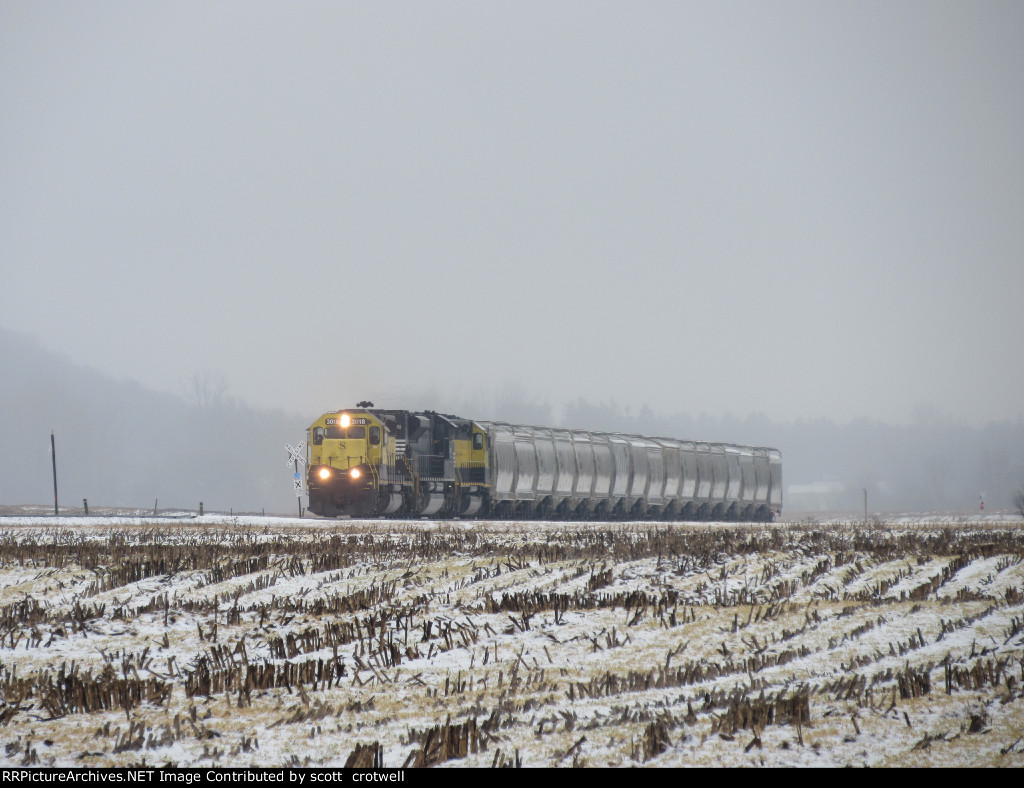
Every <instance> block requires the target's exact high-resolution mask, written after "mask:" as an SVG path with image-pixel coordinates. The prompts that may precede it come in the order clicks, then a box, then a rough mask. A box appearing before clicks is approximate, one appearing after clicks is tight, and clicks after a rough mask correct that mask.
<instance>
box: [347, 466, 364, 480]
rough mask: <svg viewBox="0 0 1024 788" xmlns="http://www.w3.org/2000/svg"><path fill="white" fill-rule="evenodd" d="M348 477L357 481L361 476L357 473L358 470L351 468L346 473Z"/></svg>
mask: <svg viewBox="0 0 1024 788" xmlns="http://www.w3.org/2000/svg"><path fill="white" fill-rule="evenodd" d="M348 475H349V476H351V477H352V478H353V479H358V478H359V477H360V476H362V475H363V474H362V473H361V472H360V471H359V469H358V468H353V469H352V470H350V471H349V472H348Z"/></svg>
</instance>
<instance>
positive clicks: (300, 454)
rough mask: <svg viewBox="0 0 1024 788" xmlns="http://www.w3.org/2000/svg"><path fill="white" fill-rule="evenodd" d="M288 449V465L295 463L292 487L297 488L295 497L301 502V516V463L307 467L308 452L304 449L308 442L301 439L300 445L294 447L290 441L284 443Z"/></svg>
mask: <svg viewBox="0 0 1024 788" xmlns="http://www.w3.org/2000/svg"><path fill="white" fill-rule="evenodd" d="M284 447H285V449H286V450H287V451H288V463H287V464H288V465H294V468H295V477H294V478H293V479H292V488H293V489H294V490H295V498H296V499H297V500H298V502H299V517H302V473H301V471H299V463H302V467H303V468H305V467H306V453H305V451H303V450H304V449H305V448H306V442H305V441H300V442H299V445H298V446H296V447H295V448H294V449H293V448H292V445H291V444H290V443H286V444H285V445H284Z"/></svg>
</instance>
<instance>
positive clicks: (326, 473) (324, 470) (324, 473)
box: [317, 468, 331, 480]
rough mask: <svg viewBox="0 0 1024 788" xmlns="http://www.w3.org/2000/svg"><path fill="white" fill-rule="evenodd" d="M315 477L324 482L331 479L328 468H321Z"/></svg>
mask: <svg viewBox="0 0 1024 788" xmlns="http://www.w3.org/2000/svg"><path fill="white" fill-rule="evenodd" d="M317 475H318V476H319V477H320V478H321V479H324V480H326V479H330V478H331V469H330V468H321V469H320V472H319V473H318V474H317Z"/></svg>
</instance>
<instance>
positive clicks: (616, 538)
mask: <svg viewBox="0 0 1024 788" xmlns="http://www.w3.org/2000/svg"><path fill="white" fill-rule="evenodd" d="M0 698H2V700H3V704H2V706H0V764H2V765H8V766H20V765H38V766H51V765H54V766H124V765H129V764H143V763H144V764H146V765H150V766H152V765H164V764H168V763H170V764H176V765H179V766H246V765H261V766H282V765H309V766H320V765H345V763H346V762H349V759H350V758H352V757H356V758H358V759H359V760H358V761H357V762H358V763H362V764H366V765H370V764H371V763H373V762H374V759H376V762H377V763H383V765H385V766H402V765H404V764H410V765H412V764H417V765H435V764H436V765H442V766H464V765H468V766H491V765H516V764H522V765H523V766H572V765H586V766H607V765H623V766H626V765H635V764H638V765H645V766H649V767H657V766H683V765H730V766H731V765H755V764H769V765H816V766H842V765H847V764H853V765H873V766H897V765H898V766H906V765H931V766H945V765H995V766H1024V523H1022V522H1021V521H1020V520H1019V519H1017V520H1014V519H1013V518H1010V517H987V518H983V519H982V518H973V519H971V518H958V519H955V520H947V521H942V520H941V519H938V518H932V517H930V516H915V515H908V516H906V517H901V518H899V519H897V520H894V521H890V522H886V523H878V522H875V523H870V524H868V525H866V526H865V525H863V524H857V523H843V522H838V521H835V522H810V521H808V522H801V523H790V524H776V525H768V526H740V525H735V524H724V523H721V524H702V525H689V524H687V525H682V524H658V523H654V524H652V523H621V524H609V523H536V522H535V523H502V522H380V521H322V520H310V519H288V518H278V517H251V516H234V517H231V516H223V515H207V516H205V517H202V518H197V517H191V516H188V515H187V513H181V516H179V517H167V518H147V517H144V516H104V517H90V518H83V517H61V518H53V517H45V516H31V515H22V516H5V517H0ZM357 748H358V752H357Z"/></svg>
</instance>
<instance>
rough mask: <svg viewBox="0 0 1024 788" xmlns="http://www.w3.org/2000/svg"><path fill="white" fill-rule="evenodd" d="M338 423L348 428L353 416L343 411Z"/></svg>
mask: <svg viewBox="0 0 1024 788" xmlns="http://www.w3.org/2000/svg"><path fill="white" fill-rule="evenodd" d="M338 423H339V424H340V425H341V426H342V427H344V428H347V427H348V425H349V424H351V423H352V418H351V417H350V416H349V415H348V414H347V413H342V414H341V418H340V419H339V420H338Z"/></svg>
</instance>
